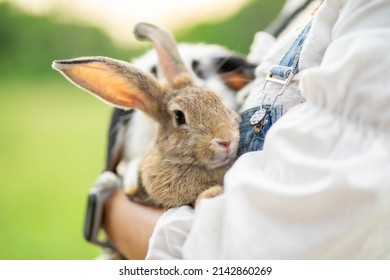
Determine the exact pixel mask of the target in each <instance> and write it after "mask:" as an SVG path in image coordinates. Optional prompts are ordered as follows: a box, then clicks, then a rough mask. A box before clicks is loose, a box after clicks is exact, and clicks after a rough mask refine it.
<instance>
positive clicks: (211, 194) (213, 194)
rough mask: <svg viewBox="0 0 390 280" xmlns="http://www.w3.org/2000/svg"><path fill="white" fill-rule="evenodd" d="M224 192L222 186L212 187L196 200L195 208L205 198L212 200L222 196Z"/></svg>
mask: <svg viewBox="0 0 390 280" xmlns="http://www.w3.org/2000/svg"><path fill="white" fill-rule="evenodd" d="M222 192H223V188H222V187H221V186H215V187H211V188H209V189H207V190H205V191H203V192H201V193H200V195H199V196H198V197H197V198H196V200H195V203H194V206H195V207H196V206H197V205H198V204H199V202H200V201H201V200H202V199H204V198H212V197H216V196H217V195H220V194H221V193H222Z"/></svg>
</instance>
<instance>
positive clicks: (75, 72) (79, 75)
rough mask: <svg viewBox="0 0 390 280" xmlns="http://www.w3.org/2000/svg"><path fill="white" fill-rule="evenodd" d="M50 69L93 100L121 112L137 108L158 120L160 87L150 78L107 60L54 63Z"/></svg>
mask: <svg viewBox="0 0 390 280" xmlns="http://www.w3.org/2000/svg"><path fill="white" fill-rule="evenodd" d="M52 67H53V68H54V69H56V70H58V71H60V72H61V73H62V74H63V75H64V76H65V77H67V78H68V79H69V80H70V81H72V82H73V83H75V84H76V85H78V86H80V87H81V88H83V89H86V90H87V91H89V92H91V93H92V94H93V95H95V96H96V97H99V98H101V99H103V100H104V101H106V102H108V103H110V104H112V105H114V106H116V107H119V108H124V109H129V108H138V109H140V110H142V111H144V112H145V113H147V114H148V115H149V116H151V117H153V118H159V116H158V112H159V111H160V110H159V108H160V104H159V99H160V98H161V87H160V84H159V83H158V81H157V80H156V79H155V78H154V77H153V76H151V75H149V74H147V73H144V72H142V71H140V70H138V69H137V68H135V67H134V66H132V65H131V64H129V63H127V62H124V61H119V60H115V59H111V58H108V57H81V58H75V59H70V60H56V61H54V62H53V65H52Z"/></svg>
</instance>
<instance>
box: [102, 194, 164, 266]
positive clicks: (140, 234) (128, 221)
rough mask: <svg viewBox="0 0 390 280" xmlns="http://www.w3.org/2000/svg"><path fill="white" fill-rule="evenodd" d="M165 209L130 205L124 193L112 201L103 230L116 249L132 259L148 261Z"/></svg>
mask: <svg viewBox="0 0 390 280" xmlns="http://www.w3.org/2000/svg"><path fill="white" fill-rule="evenodd" d="M163 212H164V210H163V209H158V208H152V207H149V206H144V205H140V204H137V203H135V202H132V201H130V200H129V199H128V198H127V196H126V195H125V193H124V192H123V190H122V189H118V190H117V191H115V192H114V193H113V195H112V196H111V197H110V198H109V199H108V201H107V203H106V206H105V209H104V217H103V228H104V230H105V232H106V234H107V235H108V238H109V239H110V241H111V242H112V243H113V244H114V245H115V247H116V249H117V250H118V251H120V252H121V254H123V255H124V256H125V257H126V258H128V259H145V256H146V253H147V250H148V245H149V239H150V237H151V236H152V233H153V230H154V227H155V226H156V223H157V220H158V218H159V217H160V216H161V215H162V213H163Z"/></svg>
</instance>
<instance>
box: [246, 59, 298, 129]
mask: <svg viewBox="0 0 390 280" xmlns="http://www.w3.org/2000/svg"><path fill="white" fill-rule="evenodd" d="M293 77H294V71H293V68H292V67H286V66H280V65H273V66H272V68H271V70H270V71H269V72H268V75H267V77H266V78H265V83H264V86H263V92H265V88H266V87H267V84H268V83H269V82H273V83H278V84H282V85H283V88H282V89H281V90H280V92H279V93H278V94H277V95H276V96H275V98H274V100H273V101H272V103H271V106H270V108H269V109H268V110H266V109H264V108H263V107H264V106H263V105H264V103H265V99H266V97H267V94H266V93H264V97H263V100H262V102H261V107H260V109H259V110H257V111H256V112H255V113H254V114H253V115H252V117H251V118H250V124H251V125H252V127H253V130H254V132H255V133H256V134H257V133H259V132H260V131H262V130H263V128H264V126H265V124H266V123H267V120H266V116H267V115H268V114H270V113H271V111H272V109H273V108H274V106H275V102H276V100H277V99H278V97H279V96H281V95H282V94H283V93H284V91H285V90H286V88H287V86H288V85H289V84H290V82H291V80H292V78H293Z"/></svg>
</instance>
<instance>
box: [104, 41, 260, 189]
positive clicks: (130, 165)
mask: <svg viewBox="0 0 390 280" xmlns="http://www.w3.org/2000/svg"><path fill="white" fill-rule="evenodd" d="M177 47H178V50H179V53H180V55H181V57H182V60H183V62H184V64H185V65H186V66H187V69H188V70H189V71H190V73H191V74H192V78H193V79H194V82H195V83H197V84H199V85H205V86H207V87H209V88H210V89H212V90H214V91H215V92H216V93H217V94H219V95H220V96H221V98H222V101H223V103H224V104H225V106H226V107H227V108H228V109H232V110H234V109H236V103H237V102H236V100H235V99H236V95H237V91H238V90H240V89H241V88H243V87H244V86H246V85H247V84H248V83H249V82H251V81H252V80H253V79H254V70H255V68H256V65H255V64H253V63H249V62H248V61H247V60H246V59H245V58H244V57H243V56H241V55H239V54H237V53H234V52H232V51H230V50H227V49H226V48H224V47H222V46H218V45H209V44H202V43H198V44H188V43H187V44H183V43H181V44H178V46H177ZM132 64H133V65H135V66H136V67H138V68H139V69H141V70H144V71H147V72H150V73H151V74H153V75H154V76H155V77H156V78H158V79H159V80H161V79H163V78H164V77H163V74H162V72H161V69H160V67H159V66H158V57H157V54H156V51H155V50H153V49H152V50H150V51H149V52H147V53H146V54H144V55H143V56H142V57H140V58H138V59H135V60H133V61H132ZM155 126H156V123H155V122H153V120H151V119H150V118H149V117H148V116H146V115H145V114H144V113H143V112H142V111H135V110H122V109H118V108H115V109H114V111H113V114H112V118H111V124H110V129H109V137H108V139H109V141H108V149H107V151H108V153H107V159H106V167H105V172H104V173H103V174H101V175H100V176H99V178H98V180H102V179H103V180H104V176H110V175H111V174H107V171H109V172H113V173H115V174H117V175H119V176H120V177H123V187H124V190H125V192H126V193H127V194H130V195H131V194H134V193H135V192H136V191H137V181H138V178H137V177H138V166H139V163H140V159H141V158H142V157H143V156H144V154H145V153H146V151H147V150H148V148H149V147H151V146H152V145H153V139H154V132H155V131H156V127H155Z"/></svg>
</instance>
